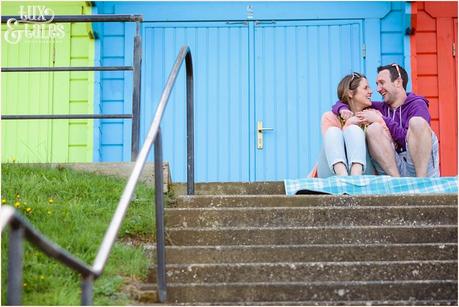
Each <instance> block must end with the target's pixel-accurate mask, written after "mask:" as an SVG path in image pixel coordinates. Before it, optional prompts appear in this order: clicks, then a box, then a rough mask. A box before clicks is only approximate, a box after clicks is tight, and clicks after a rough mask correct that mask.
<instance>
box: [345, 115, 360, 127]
mask: <svg viewBox="0 0 459 307" xmlns="http://www.w3.org/2000/svg"><path fill="white" fill-rule="evenodd" d="M362 123H363V120H361V119H360V118H359V117H357V116H352V117H349V118H348V120H346V125H357V126H360V124H362Z"/></svg>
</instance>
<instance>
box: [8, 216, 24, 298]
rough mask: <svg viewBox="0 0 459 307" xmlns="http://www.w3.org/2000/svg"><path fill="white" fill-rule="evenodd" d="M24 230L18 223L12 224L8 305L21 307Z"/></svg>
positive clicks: (9, 252)
mask: <svg viewBox="0 0 459 307" xmlns="http://www.w3.org/2000/svg"><path fill="white" fill-rule="evenodd" d="M23 238H24V228H23V227H22V226H20V225H18V224H16V223H12V224H11V233H10V238H9V251H8V295H7V305H15V306H18V305H21V293H22V264H23V263H22V260H23V255H24V249H23Z"/></svg>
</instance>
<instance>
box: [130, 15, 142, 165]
mask: <svg viewBox="0 0 459 307" xmlns="http://www.w3.org/2000/svg"><path fill="white" fill-rule="evenodd" d="M141 65H142V39H141V38H140V22H139V21H137V22H136V33H135V37H134V58H133V66H134V71H133V77H132V80H133V91H132V131H131V161H135V160H136V159H137V156H138V154H139V147H140V143H139V140H140V90H141V88H140V86H141V73H142V72H141V68H142V67H141Z"/></svg>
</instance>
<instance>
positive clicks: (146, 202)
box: [1, 164, 154, 305]
mask: <svg viewBox="0 0 459 307" xmlns="http://www.w3.org/2000/svg"><path fill="white" fill-rule="evenodd" d="M125 183H126V180H124V179H119V178H115V177H109V176H100V175H94V174H89V173H82V172H76V171H72V170H68V169H64V168H59V169H48V168H39V167H29V166H24V165H18V164H3V165H2V195H1V198H2V205H11V206H14V207H16V208H17V210H19V211H20V212H21V213H22V214H23V215H24V216H25V217H26V218H27V219H28V220H29V221H30V222H31V223H32V224H33V225H34V226H35V227H36V228H37V229H38V230H39V231H40V232H41V233H43V234H44V235H46V236H47V237H48V238H49V239H51V240H52V241H55V242H56V243H57V244H59V245H60V246H61V247H63V248H64V249H67V250H68V251H69V252H70V253H72V254H74V255H75V256H77V257H78V258H80V259H82V260H83V261H85V262H86V263H88V264H89V265H92V263H93V262H94V259H95V257H96V254H97V251H98V249H99V247H100V244H101V242H102V239H103V236H104V234H105V231H106V229H107V227H108V225H109V222H110V220H111V218H112V216H113V213H114V212H115V208H116V206H117V204H118V201H119V198H120V196H121V193H122V191H123V189H124V185H125ZM153 197H154V193H153V190H152V189H150V188H148V187H147V186H146V185H144V184H139V186H138V188H137V190H136V199H137V200H134V201H133V202H132V203H131V205H130V207H129V209H128V213H127V216H126V218H125V221H124V223H123V226H122V228H121V230H120V232H119V237H121V238H122V237H124V236H142V237H152V236H153V230H154V221H153V219H154V212H153ZM1 245H2V255H1V257H2V268H1V270H2V271H1V273H2V276H1V280H2V301H1V303H2V305H4V304H6V289H7V275H8V274H7V263H8V261H7V256H8V231H5V232H4V233H3V234H2V242H1ZM149 265H150V263H149V261H148V259H147V258H146V257H145V254H144V252H143V250H142V249H141V247H134V246H127V245H124V244H122V243H120V242H119V241H118V242H117V243H115V245H114V247H113V250H112V253H111V255H110V258H109V260H108V263H107V266H106V268H105V272H104V273H103V275H102V276H101V277H100V278H99V279H97V280H96V281H95V283H94V304H95V305H126V304H130V303H131V304H132V302H130V301H129V298H128V297H127V295H126V294H124V293H122V291H121V289H122V286H123V284H124V283H125V282H126V281H127V280H140V279H144V278H145V276H146V274H147V271H148V266H149ZM23 283H24V290H23V304H24V305H80V295H81V290H80V276H79V274H77V273H74V272H73V271H72V270H70V269H69V268H67V267H65V266H64V265H62V264H60V263H58V262H56V261H55V260H52V259H50V258H49V257H47V256H46V255H45V254H43V253H42V252H41V251H40V250H38V249H37V248H35V247H34V246H32V245H31V244H29V243H25V245H24V276H23Z"/></svg>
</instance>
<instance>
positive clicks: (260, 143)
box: [257, 120, 274, 149]
mask: <svg viewBox="0 0 459 307" xmlns="http://www.w3.org/2000/svg"><path fill="white" fill-rule="evenodd" d="M273 130H274V129H273V128H264V127H263V121H261V120H259V121H258V123H257V149H263V131H273Z"/></svg>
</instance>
